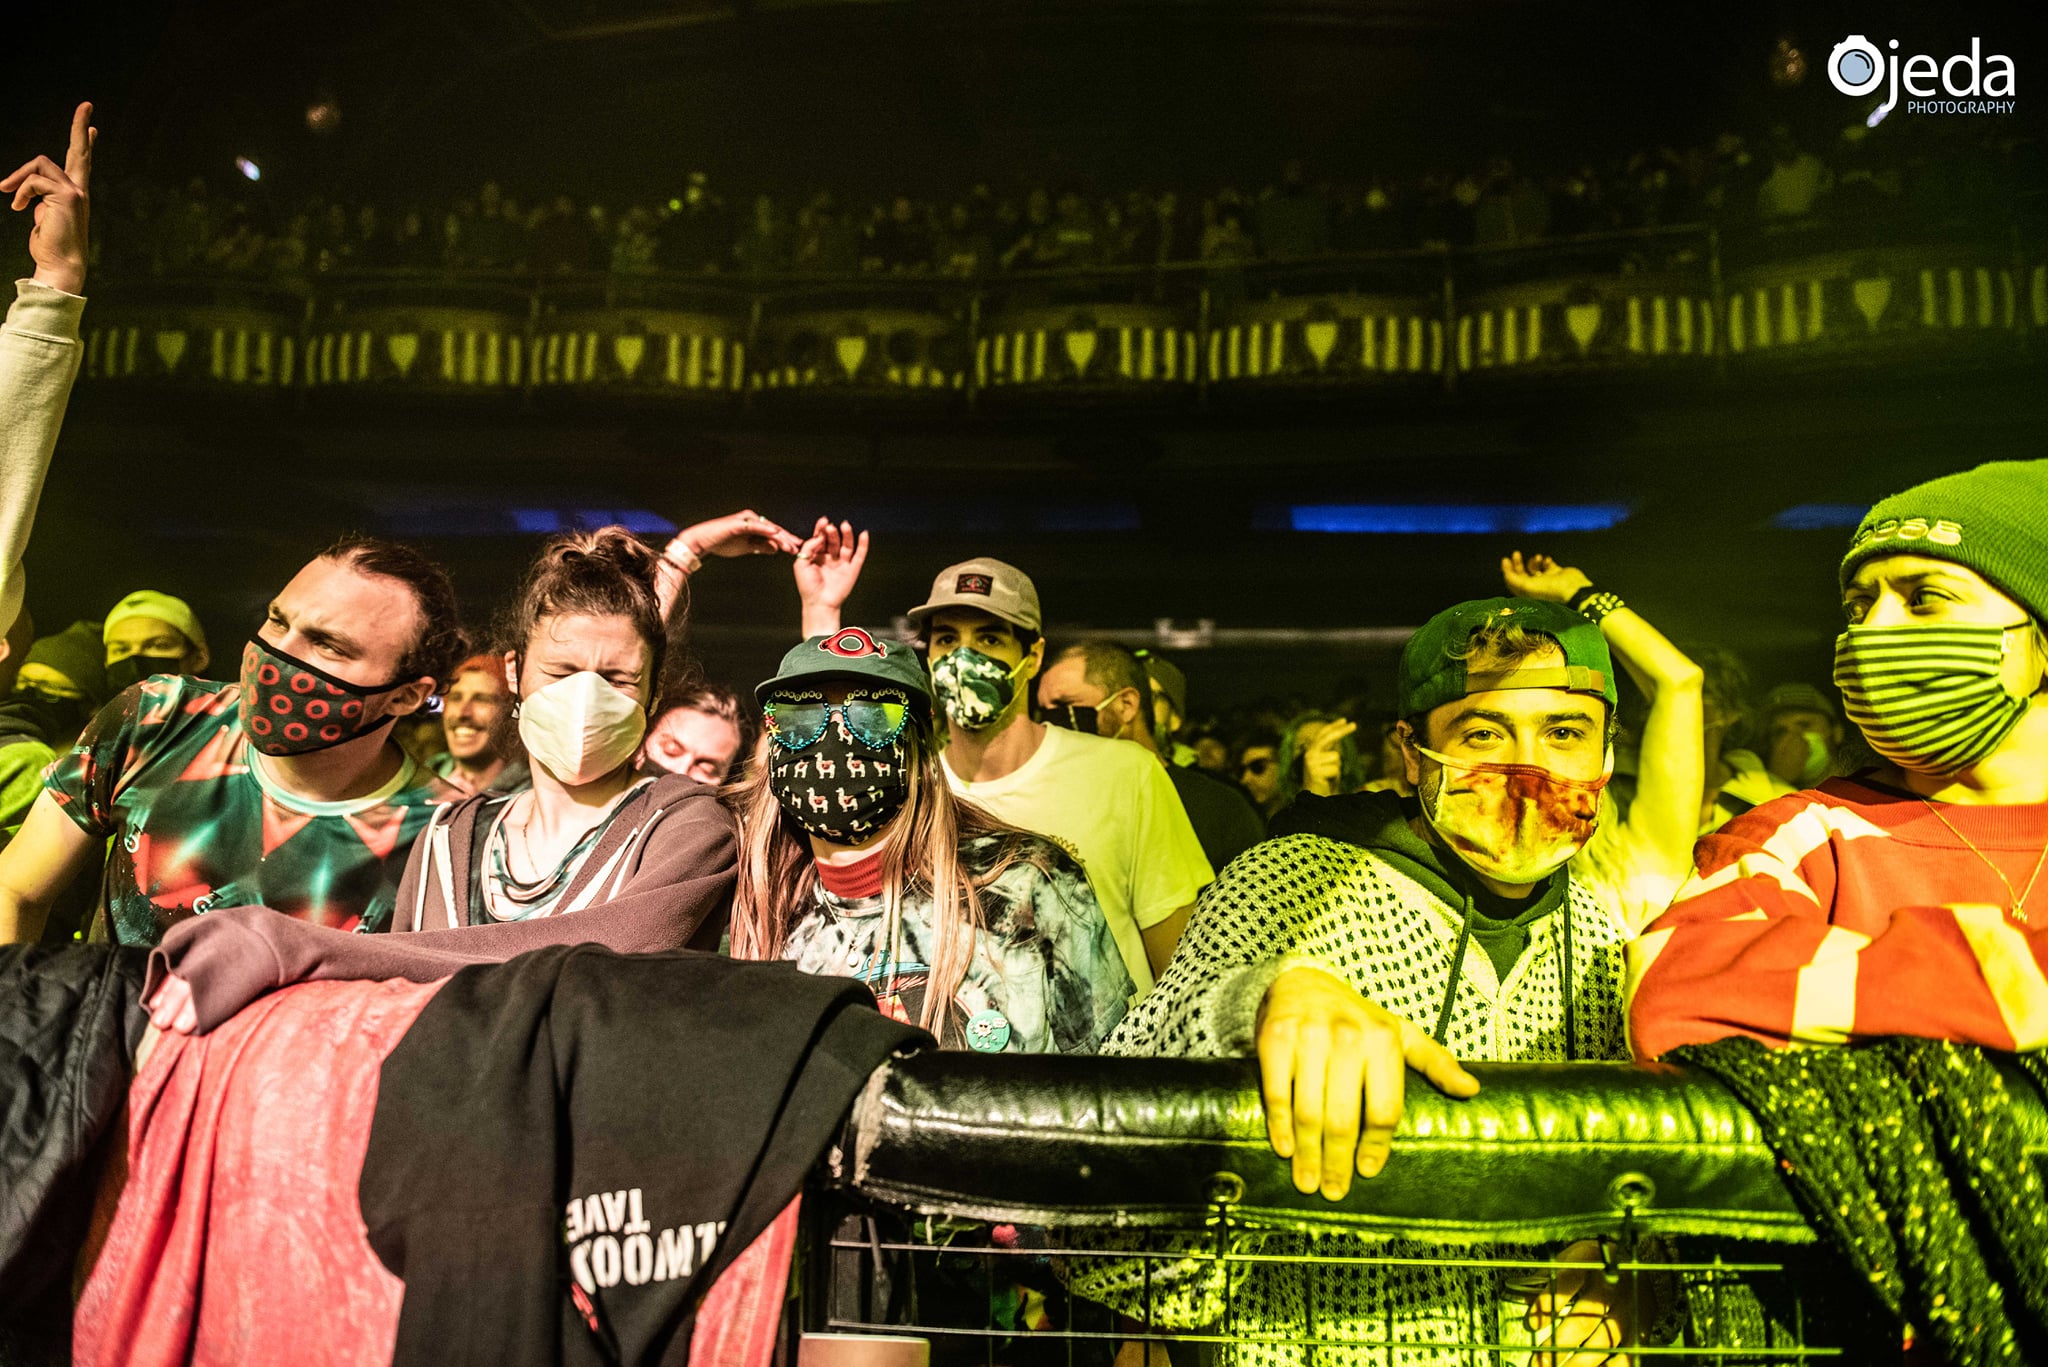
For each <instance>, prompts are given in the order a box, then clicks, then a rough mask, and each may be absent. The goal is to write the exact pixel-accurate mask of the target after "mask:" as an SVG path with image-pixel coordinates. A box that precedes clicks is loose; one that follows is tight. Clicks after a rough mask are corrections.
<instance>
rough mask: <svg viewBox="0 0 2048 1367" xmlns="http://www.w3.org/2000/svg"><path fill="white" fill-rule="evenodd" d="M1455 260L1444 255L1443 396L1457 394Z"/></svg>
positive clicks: (1456, 285)
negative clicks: (1453, 265) (1453, 264)
mask: <svg viewBox="0 0 2048 1367" xmlns="http://www.w3.org/2000/svg"><path fill="white" fill-rule="evenodd" d="M1456 259H1457V258H1456V257H1454V256H1452V255H1451V254H1450V253H1449V252H1445V253H1444V394H1445V396H1446V397H1454V396H1455V395H1456V394H1457V392H1458V275H1457V272H1456V271H1455V270H1454V269H1453V268H1452V263H1453V262H1454V261H1455V260H1456Z"/></svg>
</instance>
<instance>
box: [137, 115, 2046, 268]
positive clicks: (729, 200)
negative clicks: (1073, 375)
mask: <svg viewBox="0 0 2048 1367" xmlns="http://www.w3.org/2000/svg"><path fill="white" fill-rule="evenodd" d="M1882 143H1883V139H1881V138H1879V137H1878V136H1877V135H1876V134H1873V133H1870V132H1869V131H1868V130H1864V129H1862V128H1861V127H1860V126H1855V127H1852V128H1850V129H1849V130H1847V132H1845V133H1844V134H1843V135H1842V136H1841V137H1840V138H1838V139H1836V140H1835V141H1834V142H1833V143H1832V144H1831V145H1826V146H1812V145H1806V144H1803V143H1802V142H1801V140H1800V139H1798V138H1796V137H1795V136H1794V135H1793V134H1792V132H1791V131H1790V130H1789V129H1788V128H1785V127H1783V126H1779V127H1776V128H1774V129H1772V130H1770V131H1769V132H1768V133H1767V134H1765V135H1763V136H1761V137H1758V138H1756V139H1751V138H1748V137H1745V136H1743V135H1742V134H1739V133H1733V132H1730V133H1724V134H1722V135H1720V136H1719V137H1717V138H1715V139H1714V140H1713V141H1712V142H1711V143H1708V144H1705V145H1700V146H1694V147H1688V148H1684V149H1680V148H1676V147H1672V146H1664V147H1660V148H1658V149H1656V150H1655V151H1646V152H1639V153H1636V154H1634V155H1631V156H1627V157H1621V158H1615V159H1612V160H1609V161H1605V162H1598V161H1591V160H1589V161H1583V162H1579V163H1575V164H1572V163H1567V164H1550V165H1541V166H1539V165H1537V164H1534V163H1530V162H1518V161H1516V160H1513V159H1511V158H1508V157H1505V156H1501V157H1495V158H1493V159H1491V160H1489V161H1487V162H1486V163H1485V164H1484V165H1481V166H1476V167H1473V168H1470V169H1466V170H1462V171H1439V172H1431V173H1428V174H1424V175H1419V176H1412V177H1398V176H1376V177H1372V178H1370V179H1367V180H1364V181H1343V182H1340V181H1334V180H1330V179H1326V178H1322V177H1318V176H1316V175H1315V174H1313V173H1312V172H1311V171H1310V170H1309V169H1308V168H1307V167H1306V166H1304V164H1303V163H1301V162H1300V161H1294V162H1290V163H1288V164H1287V165H1286V166H1285V167H1284V169H1283V170H1282V171H1281V173H1280V174H1279V175H1278V176H1276V177H1275V178H1274V179H1273V180H1272V181H1271V183H1269V184H1267V185H1265V186H1263V187H1259V188H1245V187H1236V186H1222V187H1217V188H1213V189H1211V190H1210V191H1209V192H1207V193H1205V194H1192V193H1186V192H1183V191H1179V190H1174V189H1133V190H1129V191H1127V192H1124V193H1120V194H1103V193H1100V192H1098V191H1094V190H1090V189H1086V188H1083V187H1082V186H1081V185H1079V184H1071V183H1070V184H1063V185H1058V186H1054V185H1046V184H1036V185H1029V186H1025V187H1021V188H1020V189H1018V190H1017V191H1016V192H1014V193H1013V192H1009V191H1006V190H1002V189H998V188H997V187H996V186H994V185H992V184H989V183H986V182H984V183H980V184H976V185H974V186H972V187H970V188H969V189H967V190H966V192H965V193H963V194H960V195H958V196H956V197H954V198H952V199H951V200H946V201H935V200H929V199H919V198H915V197H912V196H908V195H898V196H895V197H892V198H888V199H884V200H877V201H867V200H856V199H854V198H851V197H848V196H842V195H840V194H837V193H835V192H833V191H831V190H816V191H813V192H811V193H809V194H798V195H794V196H792V195H788V194H785V193H779V192H778V193H769V192H765V191H764V192H761V193H749V192H748V191H747V190H745V189H743V188H741V187H737V186H720V185H716V184H714V183H713V182H712V181H711V179H710V178H709V177H708V176H706V175H704V174H702V173H693V174H691V175H690V176H689V177H688V178H687V184H686V186H685V188H684V190H683V192H682V193H681V194H680V195H677V196H676V197H674V198H671V199H669V200H666V201H663V202H629V203H618V202H607V201H605V200H603V199H600V198H588V197H584V198H579V197H577V196H574V195H571V194H567V193H543V194H541V195H540V196H538V197H536V198H527V197H526V196H524V195H523V194H521V193H518V192H515V191H514V190H513V189H512V188H510V187H508V186H505V185H502V184H499V183H497V182H489V183H485V184H483V185H482V186H481V187H479V188H478V189H477V190H476V191H474V192H465V193H461V194H458V195H455V196H451V197H450V198H448V199H446V200H442V201H439V202H433V203H428V202H417V203H405V204H390V203H380V202H373V201H369V200H362V201H353V200H350V199H347V198H325V197H318V196H316V197H310V198H306V199H302V200H294V201H291V202H288V203H279V202H278V201H277V200H276V199H274V198H272V197H270V196H269V195H268V194H267V192H264V191H260V190H259V189H258V187H256V186H251V185H248V184H247V183H245V182H238V183H235V184H234V185H232V186H223V185H219V184H210V183H209V182H208V181H207V180H206V179H205V178H203V177H197V176H195V177H192V178H190V179H189V180H188V181H186V182H185V183H184V184H182V185H178V184H173V185H158V184H151V183H134V184H130V185H128V186H125V187H110V189H109V190H108V191H107V192H106V194H105V195H104V196H103V199H104V200H105V201H106V203H105V207H103V208H102V209H101V211H100V212H101V236H102V238H103V240H104V242H105V246H104V248H103V252H104V258H105V260H104V264H105V265H106V267H107V268H108V269H109V270H110V271H111V272H113V273H114V274H116V276H117V277H120V278H132V277H135V276H139V275H144V274H159V275H169V274H179V273H187V272H203V273H214V274H226V275H230V276H246V277H258V276H269V277H274V278H279V279H284V280H291V279H298V278H307V277H314V276H318V275H322V274H325V273H330V272H336V271H350V270H387V269H396V270H415V271H447V270H474V271H509V272H519V273H531V274H535V275H540V276H553V275H558V274H563V273H585V272H608V273H610V274H612V275H615V276H623V277H633V276H645V275H651V274H654V273H657V272H666V273H676V274H686V275H698V276H701V275H709V274H715V275H720V276H728V277H739V278H742V279H744V278H758V277H766V276H783V275H792V274H794V275H851V274H860V273H869V274H890V275H910V276H932V277H959V278H974V277H984V276H989V275H993V274H1005V273H1014V272H1019V271H1053V270H1074V269H1102V268H1117V267H1124V268H1132V267H1138V268H1143V267H1157V266H1165V265H1174V264H1182V263H1202V262H1206V263H1211V264H1213V265H1215V266H1217V267H1219V268H1220V267H1227V266H1231V265H1235V264H1241V263H1248V262H1264V261H1270V262H1288V261H1300V260H1308V259H1314V258H1320V257H1328V256H1332V255H1350V254H1356V253H1367V252H1384V251H1398V250H1402V249H1431V248H1435V249H1443V248H1462V247H1477V248H1497V247H1513V246H1517V245H1522V244H1528V243H1540V242H1548V241H1555V240H1558V239H1564V238H1571V237H1574V236H1577V235H1580V234H1588V233H1602V232H1612V231H1616V230H1623V231H1626V230H1641V229H1654V228H1658V227H1662V226H1666V225H1674V224H1714V225H1717V226H1720V227H1722V228H1723V229H1725V230H1733V231H1751V230H1755V231H1763V232H1768V231H1771V230H1773V229H1776V228H1780V227H1782V226H1784V225H1788V224H1809V223H1811V222H1813V221H1814V220H1815V219H1816V218H1820V219H1833V220H1836V221H1841V222H1859V221H1866V220H1868V219H1870V218H1871V217H1873V216H1880V217H1882V216H1894V217H1896V216H1899V215H1906V216H1910V217H1912V218H1915V219H1917V220H1921V221H1940V220H1943V219H1946V218H1952V217H1963V218H1968V217H1972V216H1975V217H1978V218H1982V217H1984V216H1986V215H1996V214H1998V213H1999V212H2001V211H2002V210H2004V209H2007V208H2009V205H2008V204H2007V203H2006V201H2007V200H2008V199H2009V196H2008V194H2007V192H2006V188H2005V187H2007V186H2009V185H2011V184H2015V183H2021V180H2020V178H2018V177H2016V175H2015V170H2016V168H2017V165H2018V163H2019V162H2020V161H2022V160H2023V159H2024V158H2026V157H2029V156H2031V155H2033V154H2034V153H2035V152H2036V151H2037V150H2038V149H2036V148H2034V147H2033V146H2032V145H2031V144H2020V145H2012V144H2008V143H1993V142H1990V141H1984V142H1979V143H1973V144H1970V145H1967V146H1965V147H1963V148H1961V149H1960V150H1958V151H1955V152H1952V153H1944V154H1942V155H1934V154H1933V153H1931V152H1928V153H1914V154H1911V155H1907V154H1904V153H1901V152H1900V151H1898V150H1897V149H1896V148H1894V149H1891V150H1885V149H1884V147H1883V146H1882Z"/></svg>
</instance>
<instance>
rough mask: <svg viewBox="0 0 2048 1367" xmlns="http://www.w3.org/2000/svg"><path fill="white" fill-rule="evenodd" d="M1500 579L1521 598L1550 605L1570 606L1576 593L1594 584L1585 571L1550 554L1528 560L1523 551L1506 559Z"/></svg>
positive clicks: (1529, 557)
mask: <svg viewBox="0 0 2048 1367" xmlns="http://www.w3.org/2000/svg"><path fill="white" fill-rule="evenodd" d="M1500 577H1501V578H1502V579H1504V580H1506V581H1507V586H1508V592H1509V593H1512V594H1514V595H1515V596H1516V597H1517V598H1540V599H1542V600H1544V601H1545V602H1549V603H1569V602H1570V601H1571V600H1572V595H1573V594H1575V593H1577V592H1578V591H1579V590H1580V589H1583V588H1589V587H1591V586H1592V583H1593V581H1592V580H1591V579H1589V578H1588V577H1587V576H1586V572H1585V571H1584V570H1580V569H1575V568H1573V567H1572V566H1570V565H1560V564H1558V563H1557V562H1556V561H1555V560H1552V559H1551V558H1550V557H1549V556H1547V555H1530V556H1527V557H1524V556H1523V554H1522V553H1521V552H1520V551H1516V552H1515V553H1514V554H1513V555H1510V556H1505V557H1503V558H1502V560H1501V562H1500Z"/></svg>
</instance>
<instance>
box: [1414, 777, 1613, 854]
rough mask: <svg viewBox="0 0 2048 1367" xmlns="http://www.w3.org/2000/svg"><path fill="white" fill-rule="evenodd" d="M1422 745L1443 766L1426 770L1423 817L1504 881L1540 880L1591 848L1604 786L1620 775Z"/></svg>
mask: <svg viewBox="0 0 2048 1367" xmlns="http://www.w3.org/2000/svg"><path fill="white" fill-rule="evenodd" d="M1416 749H1417V750H1419V751H1421V753H1422V754H1424V755H1426V756H1428V757H1429V758H1430V759H1432V760H1434V761H1435V762H1436V763H1437V764H1438V765H1439V766H1440V772H1439V773H1438V775H1437V786H1436V791H1435V792H1434V793H1432V792H1430V791H1429V786H1428V775H1424V776H1423V791H1422V793H1421V797H1422V812H1423V816H1424V818H1425V819H1426V820H1427V821H1428V822H1429V824H1430V825H1431V826H1433V827H1434V828H1435V829H1436V832H1437V834H1438V835H1441V836H1442V837H1443V838H1444V842H1445V843H1446V844H1448V845H1449V846H1450V847H1451V849H1452V850H1453V851H1455V852H1456V854H1457V855H1458V857H1459V858H1460V859H1462V860H1464V861H1465V863H1466V864H1468V865H1469V866H1471V867H1472V868H1473V869H1474V870H1476V871H1477V872H1479V873H1481V874H1484V875H1485V876H1486V877H1488V878H1491V879H1493V880H1494V881H1496V882H1500V883H1514V884H1526V883H1537V882H1541V881H1542V880H1543V879H1545V878H1547V877H1549V876H1550V875H1551V874H1552V873H1554V872H1556V871H1557V870H1558V869H1560V868H1562V867H1563V866H1564V864H1565V862H1566V861H1567V860H1569V859H1570V858H1571V857H1572V856H1573V855H1575V854H1577V853H1578V852H1579V851H1580V850H1581V849H1583V848H1584V847H1585V844H1586V842H1587V841H1588V840H1591V839H1592V838H1593V830H1594V828H1595V827H1596V826H1598V825H1599V824H1600V792H1601V790H1602V789H1603V788H1605V787H1606V786H1607V780H1608V779H1610V778H1612V777H1613V775H1614V756H1613V753H1612V752H1611V751H1610V752H1609V754H1608V758H1607V768H1606V771H1605V772H1603V773H1602V774H1601V775H1600V777H1599V778H1596V779H1591V780H1585V779H1571V778H1563V777H1561V776H1559V775H1557V774H1553V773H1551V772H1550V770H1548V769H1545V768H1544V767H1542V766H1541V765H1538V764H1491V763H1480V762H1476V761H1472V760H1460V759H1452V758H1451V757H1450V756H1449V755H1440V754H1438V753H1437V752H1436V751H1434V750H1429V749H1425V748H1423V747H1422V746H1417V747H1416Z"/></svg>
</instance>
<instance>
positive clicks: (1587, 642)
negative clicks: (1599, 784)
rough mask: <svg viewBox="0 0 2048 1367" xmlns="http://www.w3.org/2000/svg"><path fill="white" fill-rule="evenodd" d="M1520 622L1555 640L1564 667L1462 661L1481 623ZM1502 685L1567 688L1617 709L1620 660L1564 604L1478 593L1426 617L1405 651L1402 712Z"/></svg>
mask: <svg viewBox="0 0 2048 1367" xmlns="http://www.w3.org/2000/svg"><path fill="white" fill-rule="evenodd" d="M1508 623H1515V624H1517V625H1519V626H1520V627H1521V628H1522V629H1523V630H1524V631H1530V632H1536V633H1540V634H1541V635H1544V636H1548V637H1550V638H1551V639H1552V640H1553V641H1556V642H1557V644H1558V647H1559V648H1560V649H1561V650H1563V651H1564V664H1563V666H1562V667H1557V666H1552V667H1548V668H1538V669H1516V670H1514V671H1512V672H1511V673H1508V674H1473V673H1469V672H1468V671H1467V669H1466V661H1465V660H1464V659H1462V658H1459V657H1460V656H1462V655H1463V654H1464V653H1465V650H1466V648H1467V647H1468V645H1469V644H1470V643H1471V640H1472V633H1473V632H1475V631H1477V630H1479V629H1480V628H1481V627H1485V626H1491V625H1506V624H1508ZM1498 688H1562V689H1564V690H1566V691H1567V692H1571V693H1588V694H1597V695H1599V696H1600V697H1602V698H1605V699H1606V700H1607V707H1608V710H1609V712H1610V713H1611V712H1612V710H1613V708H1614V706H1615V704H1616V702H1617V701H1618V697H1619V695H1618V694H1616V692H1615V689H1614V661H1613V659H1612V658H1611V657H1610V656H1609V655H1608V653H1607V641H1606V638H1604V637H1603V636H1601V634H1600V628H1599V627H1597V626H1594V625H1593V624H1592V623H1591V622H1589V621H1587V620H1586V619H1585V618H1583V617H1581V616H1579V614H1578V613H1576V612H1573V611H1572V610H1571V609H1570V608H1568V607H1566V606H1564V604H1562V603H1547V602H1543V601H1541V600H1539V599H1535V598H1477V599H1474V600H1473V601H1471V602H1469V603H1459V604H1457V605H1456V606H1454V607H1449V608H1445V609H1444V610H1443V611H1442V612H1439V613H1438V614H1437V615H1436V616H1434V617H1432V618H1430V619H1429V620H1428V621H1427V622H1424V623H1423V624H1422V626H1421V628H1420V629H1419V630H1417V631H1416V633H1415V634H1414V635H1413V636H1411V637H1409V638H1408V644H1407V646H1406V647H1405V648H1404V649H1403V650H1402V651H1401V687H1400V708H1401V715H1402V716H1404V717H1418V716H1422V715H1425V714H1427V713H1429V712H1431V711H1433V710H1435V709H1436V708H1439V707H1442V706H1443V705H1444V704H1445V703H1447V702H1456V701H1457V700H1458V699H1460V698H1462V697H1465V696H1466V695H1468V694H1471V693H1488V692H1492V691H1493V690H1494V689H1498Z"/></svg>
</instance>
